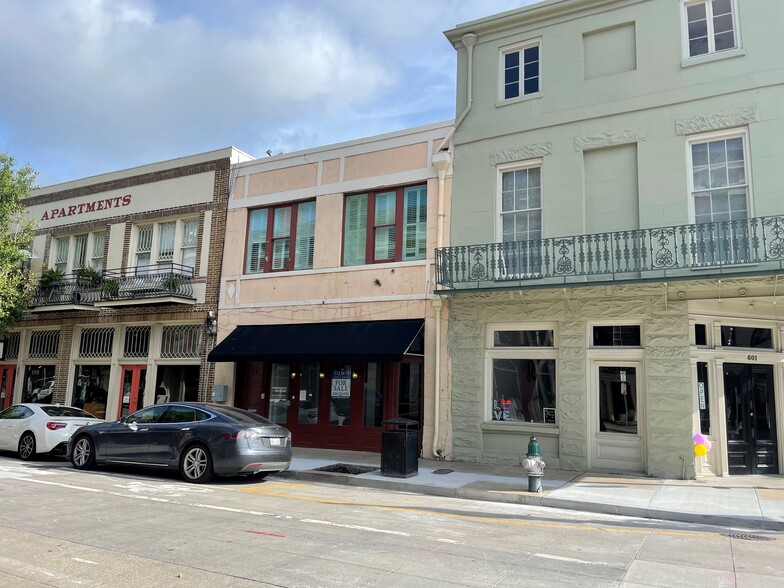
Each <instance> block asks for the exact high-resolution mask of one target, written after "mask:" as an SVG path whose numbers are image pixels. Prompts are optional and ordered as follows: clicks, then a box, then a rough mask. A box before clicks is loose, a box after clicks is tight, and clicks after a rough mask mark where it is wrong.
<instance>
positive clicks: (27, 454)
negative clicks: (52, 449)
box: [19, 431, 35, 461]
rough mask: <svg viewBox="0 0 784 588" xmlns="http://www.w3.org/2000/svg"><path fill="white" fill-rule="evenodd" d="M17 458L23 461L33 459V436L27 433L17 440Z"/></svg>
mask: <svg viewBox="0 0 784 588" xmlns="http://www.w3.org/2000/svg"><path fill="white" fill-rule="evenodd" d="M19 458H20V459H23V460H25V461H30V460H31V459H35V435H33V434H32V433H31V432H30V431H27V432H26V433H25V434H24V435H22V438H21V439H19Z"/></svg>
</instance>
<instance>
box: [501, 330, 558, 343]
mask: <svg viewBox="0 0 784 588" xmlns="http://www.w3.org/2000/svg"><path fill="white" fill-rule="evenodd" d="M493 346H494V347H552V346H553V332H552V331H550V330H538V331H495V333H494V335H493Z"/></svg>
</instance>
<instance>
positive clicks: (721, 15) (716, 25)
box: [683, 0, 738, 57]
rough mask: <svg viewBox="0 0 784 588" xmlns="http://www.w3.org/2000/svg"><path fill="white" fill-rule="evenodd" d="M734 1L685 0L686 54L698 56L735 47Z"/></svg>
mask: <svg viewBox="0 0 784 588" xmlns="http://www.w3.org/2000/svg"><path fill="white" fill-rule="evenodd" d="M736 14H737V10H736V7H735V0H684V2H683V18H684V23H685V27H686V32H685V34H686V38H685V39H684V41H685V43H686V55H688V56H689V57H698V56H700V55H707V54H710V53H718V52H720V51H727V50H729V49H736V48H737V47H738V34H737V23H736V18H735V15H736Z"/></svg>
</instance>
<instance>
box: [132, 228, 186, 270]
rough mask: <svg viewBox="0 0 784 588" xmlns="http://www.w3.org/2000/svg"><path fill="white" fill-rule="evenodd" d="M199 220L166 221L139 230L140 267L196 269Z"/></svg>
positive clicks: (137, 262) (138, 251)
mask: <svg viewBox="0 0 784 588" xmlns="http://www.w3.org/2000/svg"><path fill="white" fill-rule="evenodd" d="M198 238H199V219H197V218H189V219H182V220H178V221H165V222H158V223H153V224H150V225H141V226H138V227H136V252H135V253H136V267H137V268H144V267H149V266H151V265H161V264H174V263H176V264H181V265H183V266H187V267H190V268H191V269H195V267H196V244H197V242H198Z"/></svg>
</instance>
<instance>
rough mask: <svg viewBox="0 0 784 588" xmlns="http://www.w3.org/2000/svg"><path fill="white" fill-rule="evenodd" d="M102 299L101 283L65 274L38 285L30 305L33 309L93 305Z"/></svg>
mask: <svg viewBox="0 0 784 588" xmlns="http://www.w3.org/2000/svg"><path fill="white" fill-rule="evenodd" d="M100 299H101V287H100V283H98V282H96V281H95V280H92V279H86V278H84V277H83V276H79V275H76V274H65V275H64V276H62V277H58V278H57V279H56V280H54V281H50V282H48V283H40V284H38V286H36V288H35V291H34V292H33V297H32V300H31V302H30V304H31V306H33V307H36V306H55V305H62V304H93V303H94V302H97V301H98V300H100Z"/></svg>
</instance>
